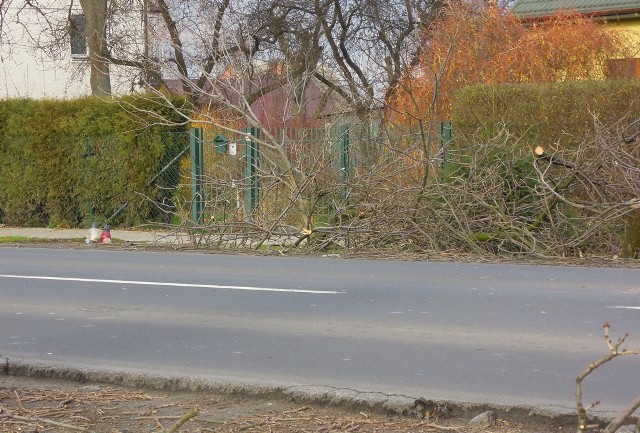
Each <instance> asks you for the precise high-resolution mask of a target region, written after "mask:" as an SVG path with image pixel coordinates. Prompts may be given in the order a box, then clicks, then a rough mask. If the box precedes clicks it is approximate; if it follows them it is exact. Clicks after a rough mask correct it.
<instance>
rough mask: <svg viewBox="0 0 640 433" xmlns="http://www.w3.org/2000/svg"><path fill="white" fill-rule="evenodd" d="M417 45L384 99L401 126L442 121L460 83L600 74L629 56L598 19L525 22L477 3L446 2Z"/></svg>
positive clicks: (622, 40)
mask: <svg viewBox="0 0 640 433" xmlns="http://www.w3.org/2000/svg"><path fill="white" fill-rule="evenodd" d="M421 43H422V48H423V49H422V52H421V54H420V57H419V59H418V62H417V64H416V65H415V66H414V67H412V68H411V69H409V70H408V72H407V74H406V75H405V76H404V78H403V79H402V81H401V83H400V85H399V86H398V89H397V91H396V92H395V94H394V96H393V97H392V98H391V99H390V100H389V101H388V102H389V106H390V108H391V110H390V112H392V113H393V114H391V115H390V120H392V121H394V122H397V123H400V124H403V125H406V126H416V125H418V124H422V125H423V126H424V125H425V124H426V125H428V124H431V123H432V122H433V121H435V120H440V119H446V118H448V116H449V113H450V110H451V100H452V97H453V94H454V93H455V92H456V91H457V90H460V89H461V88H463V87H465V86H469V85H474V84H501V83H547V82H557V81H575V80H588V79H602V78H603V77H604V73H605V70H606V69H605V68H606V61H607V59H612V58H623V57H628V56H633V53H631V48H632V46H633V45H632V43H631V42H630V40H629V39H627V38H626V37H625V35H624V34H623V33H621V32H613V31H610V30H609V28H608V26H607V25H606V24H603V23H602V22H598V23H596V22H594V21H593V20H591V19H589V18H585V17H582V16H580V15H577V14H562V15H556V16H553V17H550V18H548V19H547V20H545V21H543V22H537V23H533V24H526V25H525V24H523V23H521V22H520V21H519V20H518V19H517V17H515V16H514V15H513V14H511V13H510V12H505V11H502V10H500V9H499V8H497V7H492V6H487V5H486V2H480V1H478V2H476V3H474V2H472V1H462V0H459V1H457V2H454V3H451V6H450V7H449V8H448V9H447V10H446V12H444V13H443V15H442V16H441V17H440V19H439V20H438V21H437V22H436V24H435V25H433V26H432V27H431V28H430V29H428V31H425V32H424V33H423V35H422V42H421Z"/></svg>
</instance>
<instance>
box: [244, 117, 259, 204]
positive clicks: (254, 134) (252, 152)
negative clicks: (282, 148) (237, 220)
mask: <svg viewBox="0 0 640 433" xmlns="http://www.w3.org/2000/svg"><path fill="white" fill-rule="evenodd" d="M244 132H245V133H246V136H245V155H246V159H247V160H246V164H247V165H246V178H247V189H246V192H245V208H246V211H247V214H249V215H251V213H253V211H254V210H255V209H256V208H257V207H258V202H259V201H260V182H259V181H260V179H259V176H258V168H259V167H260V150H259V148H258V143H257V142H256V141H254V140H253V138H257V139H258V138H260V130H259V129H258V128H245V130H244Z"/></svg>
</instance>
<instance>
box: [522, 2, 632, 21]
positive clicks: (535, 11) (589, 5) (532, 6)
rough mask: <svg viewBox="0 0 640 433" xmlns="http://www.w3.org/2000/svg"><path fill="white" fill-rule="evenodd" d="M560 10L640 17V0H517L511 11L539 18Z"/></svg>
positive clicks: (527, 16) (523, 15)
mask: <svg viewBox="0 0 640 433" xmlns="http://www.w3.org/2000/svg"><path fill="white" fill-rule="evenodd" d="M562 11H574V12H579V13H581V14H587V15H597V16H611V15H618V16H621V15H628V14H631V16H630V17H633V15H635V16H636V17H640V0H517V1H516V3H515V5H514V6H513V12H514V13H515V14H516V15H517V16H518V17H520V18H540V17H544V16H548V15H553V14H555V13H558V12H562ZM621 18H622V17H621Z"/></svg>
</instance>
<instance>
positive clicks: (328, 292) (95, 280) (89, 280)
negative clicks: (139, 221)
mask: <svg viewBox="0 0 640 433" xmlns="http://www.w3.org/2000/svg"><path fill="white" fill-rule="evenodd" d="M0 278H16V279H22V280H49V281H74V282H80V283H103V284H131V285H138V286H170V287H194V288H199V289H223V290H247V291H252V292H281V293H309V294H313V295H340V294H344V293H346V291H340V292H339V291H334V290H303V289H276V288H273V287H251V286H225V285H218V284H189V283H162V282H157V281H129V280H106V279H105V280H103V279H98V278H67V277H45V276H38V275H7V274H0Z"/></svg>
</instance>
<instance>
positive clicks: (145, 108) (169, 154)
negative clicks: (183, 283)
mask: <svg viewBox="0 0 640 433" xmlns="http://www.w3.org/2000/svg"><path fill="white" fill-rule="evenodd" d="M176 102H180V101H176ZM152 113H155V114H152ZM156 115H161V116H163V117H164V118H165V119H168V120H171V121H180V118H179V117H178V115H177V113H175V112H174V111H173V110H171V109H169V108H167V107H165V106H164V104H162V103H161V102H160V101H157V102H156V101H154V100H153V99H150V98H134V97H126V98H122V99H118V100H113V101H103V100H100V99H97V98H84V99H77V100H69V101H61V100H40V101H37V100H28V99H14V100H2V101H0V223H3V224H7V225H18V226H52V227H53V226H67V227H77V226H81V227H86V226H87V225H88V224H89V223H90V222H91V221H92V220H93V219H95V220H97V221H99V222H104V221H105V220H106V218H108V217H109V216H110V215H111V214H112V213H113V212H115V211H116V210H117V209H118V208H119V207H120V206H121V205H122V204H123V203H125V202H129V203H134V204H135V205H133V206H131V205H130V206H128V207H127V209H126V210H124V211H123V212H122V214H121V215H119V217H118V218H117V219H116V220H115V221H113V223H114V224H121V225H132V224H135V223H139V222H144V221H146V220H147V219H148V217H149V213H150V212H152V210H153V208H152V206H151V204H150V203H149V201H148V200H143V199H141V196H140V194H138V193H143V194H146V195H149V196H151V197H153V198H160V196H161V195H162V194H163V192H162V191H164V188H158V187H153V188H149V187H148V185H149V181H150V180H151V179H152V178H153V177H154V175H155V174H156V173H158V172H159V171H160V170H161V168H162V167H163V166H164V165H165V164H166V163H167V162H168V161H170V160H171V159H173V158H174V157H175V156H176V155H177V154H178V153H179V152H180V151H181V150H182V149H183V147H184V145H185V142H186V140H184V139H176V136H177V135H178V136H180V135H182V136H185V131H186V129H185V128H184V127H177V128H176V127H167V126H159V125H155V126H150V125H154V123H156V122H154V119H155V116H156ZM187 144H188V143H187ZM176 170H177V168H175V169H172V170H168V171H167V172H165V173H163V176H162V177H161V178H160V179H159V180H158V181H157V182H156V184H159V185H160V186H170V184H171V183H172V182H174V183H175V182H176V181H177V180H178V174H177V171H176Z"/></svg>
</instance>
